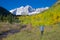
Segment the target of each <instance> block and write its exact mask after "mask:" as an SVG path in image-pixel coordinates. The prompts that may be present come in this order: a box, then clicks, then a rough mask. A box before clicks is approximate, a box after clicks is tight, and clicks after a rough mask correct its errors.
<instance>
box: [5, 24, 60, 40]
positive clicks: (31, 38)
mask: <svg viewBox="0 0 60 40" xmlns="http://www.w3.org/2000/svg"><path fill="white" fill-rule="evenodd" d="M59 25H60V24H55V25H52V27H51V26H50V27H48V26H45V31H44V35H43V36H41V35H40V30H39V27H38V28H37V27H36V28H34V30H33V29H32V31H31V32H29V31H27V30H26V31H21V32H19V33H16V34H14V35H8V36H7V38H4V40H60V27H59Z"/></svg>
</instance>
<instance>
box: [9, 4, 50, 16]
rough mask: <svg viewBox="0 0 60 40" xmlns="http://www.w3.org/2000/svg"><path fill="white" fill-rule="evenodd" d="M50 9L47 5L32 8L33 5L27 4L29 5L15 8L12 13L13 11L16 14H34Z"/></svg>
mask: <svg viewBox="0 0 60 40" xmlns="http://www.w3.org/2000/svg"><path fill="white" fill-rule="evenodd" d="M47 9H49V7H45V8H36V9H35V8H32V7H31V6H29V5H27V6H25V7H24V6H21V7H19V8H15V9H12V10H10V12H11V13H13V14H14V15H32V14H37V13H41V12H43V11H44V10H47Z"/></svg>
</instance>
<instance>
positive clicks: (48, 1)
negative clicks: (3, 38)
mask: <svg viewBox="0 0 60 40" xmlns="http://www.w3.org/2000/svg"><path fill="white" fill-rule="evenodd" d="M56 1H57V0H0V6H2V7H4V8H6V9H7V10H11V9H14V8H18V7H20V6H26V5H30V6H32V7H33V8H41V7H50V6H52V5H53V4H54V3H55V2H56Z"/></svg>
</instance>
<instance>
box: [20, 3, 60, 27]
mask: <svg viewBox="0 0 60 40" xmlns="http://www.w3.org/2000/svg"><path fill="white" fill-rule="evenodd" d="M19 19H20V21H21V23H22V24H29V23H31V24H32V25H33V26H39V25H52V24H55V23H58V22H60V4H59V3H57V4H55V5H53V6H52V7H51V8H50V9H48V10H46V11H45V12H42V13H40V14H37V15H31V16H21V17H20V18H19Z"/></svg>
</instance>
